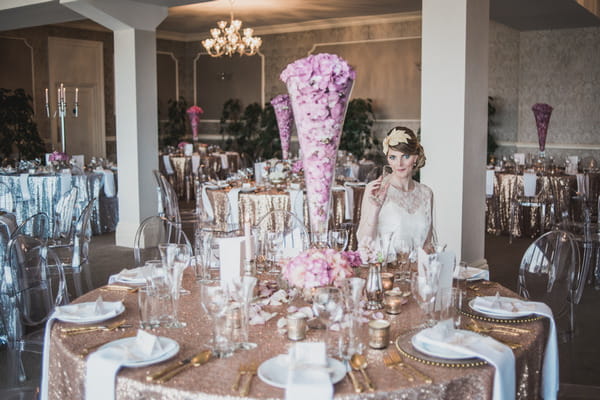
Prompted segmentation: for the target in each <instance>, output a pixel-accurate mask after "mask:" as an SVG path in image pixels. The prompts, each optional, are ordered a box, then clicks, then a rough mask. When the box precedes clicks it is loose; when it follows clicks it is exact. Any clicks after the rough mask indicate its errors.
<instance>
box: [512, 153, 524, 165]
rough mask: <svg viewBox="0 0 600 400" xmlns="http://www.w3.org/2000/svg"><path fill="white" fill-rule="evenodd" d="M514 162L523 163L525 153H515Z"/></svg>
mask: <svg viewBox="0 0 600 400" xmlns="http://www.w3.org/2000/svg"><path fill="white" fill-rule="evenodd" d="M513 158H514V160H515V164H517V165H525V153H515V154H514V156H513Z"/></svg>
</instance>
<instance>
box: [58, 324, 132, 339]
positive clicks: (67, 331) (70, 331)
mask: <svg viewBox="0 0 600 400" xmlns="http://www.w3.org/2000/svg"><path fill="white" fill-rule="evenodd" d="M126 322H127V321H125V320H121V321H117V322H113V323H112V324H109V325H92V326H78V327H76V328H61V329H60V332H61V333H62V334H63V335H64V336H72V335H79V334H82V333H91V332H98V331H114V330H115V329H125V328H132V327H133V325H131V324H126Z"/></svg>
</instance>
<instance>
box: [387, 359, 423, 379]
mask: <svg viewBox="0 0 600 400" xmlns="http://www.w3.org/2000/svg"><path fill="white" fill-rule="evenodd" d="M383 363H384V364H385V366H386V367H388V368H394V369H395V370H396V371H398V372H400V373H401V374H402V375H404V377H405V378H406V380H407V381H409V382H414V381H415V378H414V377H413V376H412V375H411V374H410V373H409V372H408V370H407V369H406V368H404V367H401V366H399V365H398V363H397V362H395V361H394V360H392V357H390V355H389V354H384V355H383Z"/></svg>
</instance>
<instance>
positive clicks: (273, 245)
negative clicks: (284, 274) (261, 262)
mask: <svg viewBox="0 0 600 400" xmlns="http://www.w3.org/2000/svg"><path fill="white" fill-rule="evenodd" d="M264 239H265V242H264V243H263V244H264V246H265V251H266V256H267V260H268V265H269V270H268V271H267V272H268V273H279V268H278V263H279V261H280V260H281V257H282V255H283V247H284V237H283V232H275V231H267V232H266V233H265V237H264Z"/></svg>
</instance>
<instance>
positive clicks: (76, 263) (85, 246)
mask: <svg viewBox="0 0 600 400" xmlns="http://www.w3.org/2000/svg"><path fill="white" fill-rule="evenodd" d="M95 201H96V199H95V198H93V199H91V200H90V201H89V202H88V203H87V204H86V206H85V208H84V209H83V211H82V212H81V215H80V216H79V219H78V220H77V223H76V224H75V229H74V233H73V251H72V253H71V267H72V268H79V267H80V266H81V265H82V264H85V263H86V262H87V260H88V254H89V246H90V241H91V240H92V228H91V224H90V220H91V217H92V210H93V207H94V202H95Z"/></svg>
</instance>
